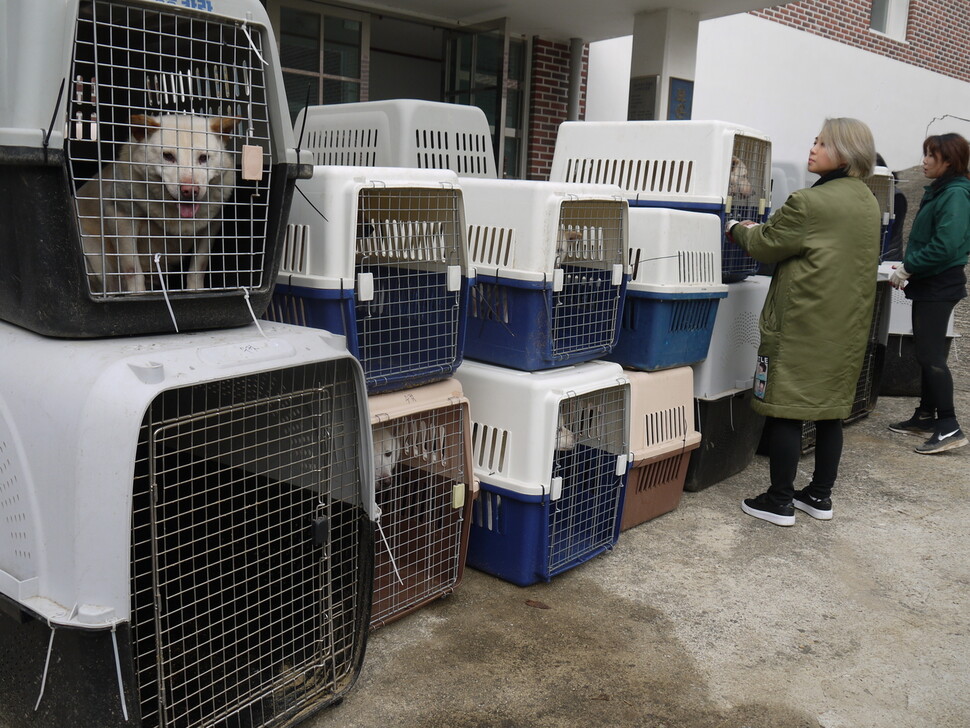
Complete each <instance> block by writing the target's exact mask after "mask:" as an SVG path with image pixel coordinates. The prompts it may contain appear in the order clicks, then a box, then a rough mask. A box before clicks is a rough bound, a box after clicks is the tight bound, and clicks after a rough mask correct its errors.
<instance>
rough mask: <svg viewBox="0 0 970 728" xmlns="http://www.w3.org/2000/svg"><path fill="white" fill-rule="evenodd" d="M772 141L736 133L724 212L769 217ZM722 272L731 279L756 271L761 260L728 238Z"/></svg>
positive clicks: (758, 218)
mask: <svg viewBox="0 0 970 728" xmlns="http://www.w3.org/2000/svg"><path fill="white" fill-rule="evenodd" d="M770 164H771V142H769V141H766V140H764V139H756V138H754V137H749V136H744V135H743V134H736V135H735V137H734V151H733V154H732V156H731V166H730V171H729V173H728V181H727V197H726V198H725V204H724V214H725V215H726V216H727V217H729V218H733V219H735V220H755V221H757V222H764V221H765V220H766V219H767V215H768V208H769V206H770V203H771V186H770V185H771V169H770ZM721 250H722V254H721V275H722V276H724V278H725V280H730V279H731V278H732V277H733V276H737V275H738V274H742V275H746V274H750V273H754V272H755V271H756V270H757V269H758V263H757V262H756V261H755V260H754V258H752V257H751V256H750V255H748V254H747V253H745V252H744V251H743V250H742V249H741V248H740V247H738V246H737V245H735V244H734V243H731V242H729V241H724V244H723V245H722V248H721Z"/></svg>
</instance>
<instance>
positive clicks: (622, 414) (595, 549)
mask: <svg viewBox="0 0 970 728" xmlns="http://www.w3.org/2000/svg"><path fill="white" fill-rule="evenodd" d="M457 377H458V379H459V380H460V381H461V383H462V387H463V389H464V392H465V395H466V396H467V397H468V399H469V401H470V403H471V413H472V420H473V424H472V460H473V467H474V469H475V474H476V476H477V477H478V478H479V479H480V481H481V485H480V491H479V497H478V500H476V501H475V503H474V505H473V508H472V525H471V537H470V539H469V545H468V564H469V565H470V566H472V567H474V568H476V569H479V570H481V571H485V572H487V573H489V574H493V575H495V576H498V577H500V578H502V579H505V580H506V581H510V582H512V583H514V584H518V585H520V586H527V585H529V584H534V583H536V582H539V581H549V580H550V579H551V578H552V577H553V576H555V575H556V574H560V573H562V572H564V571H566V570H568V569H571V568H573V567H575V566H577V565H579V564H582V563H584V562H586V561H588V560H589V559H591V558H593V557H594V556H596V555H598V554H601V553H603V552H604V551H607V550H609V549H611V548H612V547H613V546H614V545H615V544H616V541H617V539H618V538H619V529H620V511H621V504H622V502H623V494H624V484H625V481H626V474H627V469H628V467H629V402H630V385H629V381H628V380H627V379H626V377H624V375H623V370H622V369H621V367H620V366H619V365H618V364H613V363H610V362H602V361H594V362H586V363H583V364H578V365H576V366H573V367H564V368H562V369H557V370H553V371H542V372H521V371H515V370H512V369H506V368H503V367H495V366H491V365H488V364H479V363H477V362H471V361H466V362H465V363H464V364H462V366H461V367H460V368H459V370H458V374H457Z"/></svg>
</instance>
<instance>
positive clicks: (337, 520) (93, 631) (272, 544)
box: [0, 324, 376, 728]
mask: <svg viewBox="0 0 970 728" xmlns="http://www.w3.org/2000/svg"><path fill="white" fill-rule="evenodd" d="M261 331H262V336H261V335H260V333H261V332H260V331H259V330H257V329H256V327H254V326H250V327H248V328H245V329H237V330H231V331H221V332H218V333H211V334H210V333H200V334H182V335H166V336H160V337H141V338H125V339H121V338H115V339H102V340H96V341H95V340H85V341H72V342H66V341H63V340H58V339H52V338H45V337H40V336H37V335H35V334H33V333H30V332H27V331H23V330H22V329H17V328H15V327H12V326H9V325H0V348H2V350H3V352H4V356H3V357H2V358H0V449H2V450H3V453H2V457H0V462H2V467H0V492H3V497H2V498H0V519H2V521H3V522H4V523H5V524H7V528H6V529H5V531H4V532H3V533H0V594H2V596H3V600H5V601H6V602H7V605H8V606H9V607H11V608H13V609H15V610H16V611H17V612H19V613H20V614H21V615H22V616H24V618H28V623H27V625H16V624H15V623H14V621H13V620H6V618H4V621H3V622H2V631H3V633H4V636H3V642H4V643H5V645H4V646H5V647H7V646H12V649H13V651H11V650H8V649H3V650H0V662H2V663H3V664H4V666H3V668H2V672H3V674H4V675H6V674H7V669H8V666H9V665H10V664H11V663H13V664H14V666H15V668H11V669H17V670H19V669H22V667H20V666H23V665H31V666H32V667H33V668H34V669H39V670H41V672H39V673H37V674H35V675H33V676H32V679H31V680H30V682H29V683H23V684H21V685H12V684H11V682H10V681H8V680H3V681H0V690H4V691H11V690H13V689H14V688H26V689H27V690H29V691H31V694H30V695H24V696H21V699H20V700H19V701H18V699H16V698H11V697H10V696H9V695H5V696H4V710H5V715H6V717H8V718H10V717H11V716H12V715H23V716H24V720H25V721H27V716H30V715H32V714H31V708H32V706H33V704H34V702H35V700H36V699H37V697H38V694H39V693H42V695H41V699H40V701H39V706H40V707H39V715H40V718H39V721H40V724H42V725H45V726H54V725H56V726H109V725H138V726H186V727H194V726H200V727H201V726H222V727H224V728H229V727H230V726H243V725H246V726H257V725H258V726H290V725H293V724H294V723H296V722H298V721H299V720H301V719H302V718H304V717H306V716H307V715H309V714H310V713H311V712H313V711H315V710H317V709H319V708H321V707H323V706H324V705H326V704H328V703H330V702H332V701H334V700H336V699H339V698H340V697H342V695H343V694H344V693H345V692H346V691H347V690H348V689H349V688H350V687H351V685H352V684H353V683H354V681H355V679H356V677H357V674H358V672H359V669H360V665H361V660H362V658H363V651H364V643H365V637H366V633H367V625H368V622H369V618H370V600H371V586H372V576H373V558H374V551H373V549H374V540H373V539H374V523H373V520H374V517H375V515H376V507H375V505H374V492H373V471H372V468H371V464H370V460H371V458H370V453H371V440H370V438H371V434H370V428H369V427H367V409H366V407H367V403H366V398H365V393H364V384H363V375H362V373H361V371H360V366H359V364H358V363H357V362H356V361H355V360H354V359H353V358H352V357H351V356H350V354H349V353H348V352H347V351H346V348H345V347H344V346H343V340H342V339H341V338H339V337H336V336H332V335H330V334H327V333H324V332H319V331H310V330H307V329H300V328H298V327H291V326H282V325H275V324H266V325H265V326H264V327H263V329H262V330H261ZM48 626H49V629H48V628H47V627H48ZM45 654H47V655H48V659H49V658H53V659H52V660H49V662H45V658H44V655H45ZM65 657H70V658H71V659H76V660H77V662H74V663H73V664H71V666H70V669H62V668H59V667H58V665H59V663H61V662H62V661H63V660H64V658H65ZM50 665H53V668H52V669H53V670H54V672H53V673H50V674H49V672H48V667H49V666H50ZM28 686H29V687H28ZM38 686H40V687H39V689H38ZM45 686H46V687H45ZM79 687H85V688H87V689H86V690H83V691H82V690H79V689H78V688H79ZM35 690H37V692H35ZM106 696H107V697H106ZM21 706H26V707H23V710H21ZM11 719H12V720H14V722H18V719H17V718H11ZM30 720H33V718H30ZM25 724H26V723H25ZM31 725H33V723H31Z"/></svg>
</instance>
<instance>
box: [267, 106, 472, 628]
mask: <svg viewBox="0 0 970 728" xmlns="http://www.w3.org/2000/svg"><path fill="white" fill-rule="evenodd" d="M347 106H348V107H352V108H350V109H348V110H345V109H344V108H343V107H342V106H341V107H312V108H308V109H305V110H304V111H303V112H301V114H300V116H299V117H298V119H297V121H296V126H295V128H296V130H297V131H298V133H300V134H303V135H304V141H305V142H306V144H307V147H308V149H309V151H310V152H311V153H312V154H313V156H314V160H315V162H316V163H317V164H316V165H315V166H314V168H313V176H312V178H311V179H309V180H307V181H301V182H299V183H298V187H297V191H298V193H299V194H298V196H297V197H296V198H294V201H293V211H292V214H291V216H290V224H289V225H288V226H287V232H286V241H285V244H284V248H283V256H282V258H283V259H282V263H281V266H280V275H279V279H278V284H277V288H276V292H275V294H274V296H273V301H272V303H271V306H270V309H269V311H268V312H267V314H266V316H267V318H270V319H272V320H276V321H284V322H288V323H293V324H298V325H300V326H308V327H314V328H321V329H325V330H327V331H332V332H336V333H340V334H343V335H344V336H346V337H347V342H348V347H349V349H350V351H351V352H352V353H353V354H354V355H355V356H356V357H357V359H358V360H359V361H360V363H361V366H362V367H363V370H364V376H365V381H366V385H367V391H368V393H369V394H370V398H369V408H370V413H371V421H372V425H373V427H374V439H375V450H374V470H375V478H376V480H377V482H378V492H377V500H378V512H379V514H380V515H379V520H378V523H377V527H378V537H377V542H376V551H375V560H376V562H375V574H374V607H373V613H372V617H371V626H372V627H374V628H376V627H379V626H382V625H384V624H386V623H388V622H390V621H393V620H395V619H397V618H399V617H402V616H404V615H405V614H407V613H409V612H411V611H413V610H415V609H417V608H419V607H421V606H423V605H425V604H427V603H429V602H430V601H433V600H434V599H437V598H438V597H441V596H444V595H447V594H450V593H451V592H452V591H453V590H454V589H455V588H456V587H457V585H458V584H459V582H460V580H461V575H462V570H463V566H464V563H465V554H466V551H467V547H468V523H469V520H468V513H469V510H470V508H471V502H472V499H473V497H474V495H475V489H474V478H473V476H472V469H471V464H470V461H469V460H468V458H469V457H470V449H469V447H468V437H469V434H468V418H469V414H468V404H467V400H466V399H464V398H463V396H462V394H461V385H460V384H458V382H457V381H456V380H454V379H453V378H452V375H453V374H454V372H455V370H456V369H457V368H458V365H459V364H460V363H461V361H462V357H463V355H464V346H465V328H466V317H467V311H468V295H469V288H470V286H471V285H472V283H473V277H472V276H471V275H470V272H471V271H470V268H469V266H468V261H467V244H466V238H465V235H466V231H465V220H464V202H463V196H462V189H461V185H460V184H459V179H458V177H457V175H456V174H455V172H453V171H451V170H449V169H447V168H439V167H438V166H437V165H435V164H432V163H430V162H428V163H426V164H421V165H418V164H414V163H413V162H414V161H415V160H416V159H417V158H420V159H424V160H425V161H428V158H427V157H426V156H422V155H423V154H425V153H430V152H428V150H427V149H425V150H424V151H422V152H421V153H418V152H415V149H414V147H413V145H412V146H411V147H408V148H407V150H408V151H407V154H408V155H410V154H416V155H417V157H415V158H412V157H410V156H401V153H402V152H401V149H402V148H401V146H400V145H399V144H398V142H401V141H402V139H403V137H401V136H400V134H401V133H402V131H401V124H402V123H405V122H407V121H409V120H410V121H413V119H414V117H415V116H417V117H418V118H419V119H420V120H422V123H423V122H424V121H428V122H430V121H431V120H433V119H434V115H433V114H432V115H430V116H429V115H428V114H426V113H423V111H424V110H423V108H422V107H420V106H419V107H417V108H416V109H415V108H414V105H413V104H409V103H403V102H402V103H397V102H387V103H381V104H377V105H376V106H377V107H379V109H381V110H380V111H378V109H375V108H374V106H373V105H371V104H348V105H347ZM367 109H370V111H366V110H367ZM402 109H403V111H402ZM475 111H476V112H478V113H481V111H480V110H479V109H475ZM459 118H464V117H459ZM437 138H438V139H439V141H440V140H441V139H444V137H437ZM407 139H409V140H411V141H412V142H413V141H414V139H415V137H414V136H413V135H409V136H407ZM449 139H450V137H449ZM441 143H442V144H450V143H451V141H448V142H445V141H441ZM449 148H450V147H449ZM338 150H339V151H338ZM408 162H412V163H411V164H408ZM375 164H388V165H394V166H375ZM352 165H356V166H352ZM418 166H422V167H427V168H426V169H419V168H417V167H418ZM442 166H443V165H442Z"/></svg>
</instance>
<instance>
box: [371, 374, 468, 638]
mask: <svg viewBox="0 0 970 728" xmlns="http://www.w3.org/2000/svg"><path fill="white" fill-rule="evenodd" d="M370 411H371V423H372V427H373V432H374V437H373V439H374V473H375V480H376V486H375V487H376V501H377V509H378V512H377V537H376V541H377V543H376V552H375V553H376V556H375V566H374V604H373V610H372V613H371V627H379V626H382V625H384V624H387V623H388V622H391V621H393V620H395V619H398V618H399V617H402V616H404V615H405V614H408V613H409V612H411V611H413V610H415V609H417V608H418V607H421V606H423V605H425V604H427V603H428V602H430V601H433V600H434V599H437V598H439V597H441V596H444V595H447V594H450V593H451V592H452V591H454V589H455V587H457V586H458V583H459V582H460V581H461V577H462V573H463V571H464V566H465V557H466V554H467V550H468V529H469V525H470V523H471V520H470V515H471V508H472V500H473V498H474V496H475V493H476V492H477V484H476V482H475V479H474V476H473V470H472V463H471V453H472V449H471V423H470V419H469V410H468V399H467V398H466V397H464V395H463V394H462V389H461V385H460V384H459V383H458V381H457V380H456V379H453V378H452V379H449V380H447V381H444V382H438V383H436V384H428V385H425V386H423V387H417V388H414V389H408V390H401V391H398V392H392V393H385V394H378V395H374V396H372V397H371V398H370Z"/></svg>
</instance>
